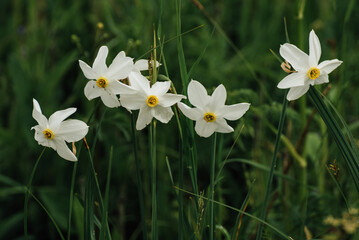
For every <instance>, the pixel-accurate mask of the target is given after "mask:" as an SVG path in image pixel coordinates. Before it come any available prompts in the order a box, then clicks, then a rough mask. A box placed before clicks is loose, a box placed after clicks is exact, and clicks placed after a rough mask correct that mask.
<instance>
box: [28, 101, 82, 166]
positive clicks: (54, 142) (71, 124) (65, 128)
mask: <svg viewBox="0 0 359 240" xmlns="http://www.w3.org/2000/svg"><path fill="white" fill-rule="evenodd" d="M33 104H34V108H33V110H32V117H33V118H34V119H35V120H36V121H37V123H38V125H36V126H34V127H32V128H31V130H32V129H35V140H36V141H37V142H38V143H39V144H40V145H42V146H45V147H50V148H52V149H54V150H55V151H57V153H58V154H59V155H60V157H62V158H64V159H66V160H69V161H77V158H76V156H75V155H74V154H73V153H72V152H71V150H70V149H69V148H68V147H67V145H66V142H76V141H79V140H81V139H82V138H84V137H85V136H86V134H87V132H88V126H87V125H86V123H84V122H83V121H80V120H75V119H68V120H65V119H66V118H67V117H69V116H70V115H71V114H73V113H74V112H75V111H76V108H68V109H65V110H61V111H57V112H55V113H53V114H52V115H51V116H50V118H49V119H47V118H46V117H45V116H44V115H43V114H42V113H41V108H40V105H39V103H38V102H37V101H36V100H35V99H33ZM64 120H65V121H64Z"/></svg>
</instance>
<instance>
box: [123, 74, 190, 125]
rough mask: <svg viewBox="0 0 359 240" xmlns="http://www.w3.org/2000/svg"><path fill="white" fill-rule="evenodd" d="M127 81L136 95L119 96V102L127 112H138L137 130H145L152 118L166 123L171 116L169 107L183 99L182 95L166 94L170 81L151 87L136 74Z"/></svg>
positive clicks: (157, 83) (145, 79) (131, 75)
mask: <svg viewBox="0 0 359 240" xmlns="http://www.w3.org/2000/svg"><path fill="white" fill-rule="evenodd" d="M129 81H130V85H131V87H133V88H134V89H135V90H136V93H135V94H121V95H120V101H121V104H122V106H123V107H125V108H127V109H128V110H137V109H139V110H140V112H139V114H138V118H137V122H136V129H137V130H142V129H143V128H145V127H146V125H148V124H149V123H150V122H151V121H152V118H156V119H157V120H159V121H160V122H162V123H168V122H169V120H171V118H172V116H173V112H172V110H171V106H172V105H174V104H175V103H177V102H179V101H181V99H182V98H185V96H183V95H179V94H172V93H167V92H168V90H169V88H170V86H171V83H170V81H166V82H156V83H155V84H153V85H152V87H151V86H150V82H149V81H148V80H147V78H145V77H144V76H142V75H141V74H140V73H137V72H132V73H131V74H130V76H129Z"/></svg>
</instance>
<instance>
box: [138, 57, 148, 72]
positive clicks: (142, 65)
mask: <svg viewBox="0 0 359 240" xmlns="http://www.w3.org/2000/svg"><path fill="white" fill-rule="evenodd" d="M135 67H136V69H137V70H139V71H145V70H148V60H147V59H140V60H138V61H136V62H135Z"/></svg>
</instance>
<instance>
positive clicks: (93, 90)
mask: <svg viewBox="0 0 359 240" xmlns="http://www.w3.org/2000/svg"><path fill="white" fill-rule="evenodd" d="M103 91H104V89H102V88H99V87H98V86H97V84H96V81H89V82H88V83H87V84H86V86H85V88H84V93H85V96H86V97H87V99H88V100H92V99H94V98H97V97H99V96H101V94H103Z"/></svg>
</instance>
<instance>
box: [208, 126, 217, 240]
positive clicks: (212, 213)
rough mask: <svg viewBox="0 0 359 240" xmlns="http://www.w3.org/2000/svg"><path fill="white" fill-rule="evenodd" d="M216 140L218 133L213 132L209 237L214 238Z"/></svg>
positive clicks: (211, 239)
mask: <svg viewBox="0 0 359 240" xmlns="http://www.w3.org/2000/svg"><path fill="white" fill-rule="evenodd" d="M216 142H217V133H214V134H213V137H212V156H211V157H212V158H211V173H210V198H209V199H210V203H209V204H210V205H209V208H210V224H209V226H210V229H209V231H210V232H209V239H210V240H213V239H214V225H215V224H214V206H213V201H214V177H215V175H214V174H215V168H216Z"/></svg>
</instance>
